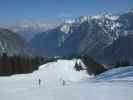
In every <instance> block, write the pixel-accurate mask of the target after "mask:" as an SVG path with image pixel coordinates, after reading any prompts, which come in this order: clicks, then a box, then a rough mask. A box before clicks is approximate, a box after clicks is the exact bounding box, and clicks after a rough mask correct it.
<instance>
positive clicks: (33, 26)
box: [8, 20, 59, 41]
mask: <svg viewBox="0 0 133 100" xmlns="http://www.w3.org/2000/svg"><path fill="white" fill-rule="evenodd" d="M57 25H59V23H56V22H53V23H52V22H46V21H30V20H25V21H21V22H17V23H16V24H15V25H12V26H9V27H8V29H10V30H12V31H14V32H16V33H18V34H19V35H21V36H23V37H24V38H25V39H26V40H27V41H30V39H32V38H33V37H34V36H35V35H36V34H39V33H41V32H44V31H47V30H49V29H52V28H54V27H56V26H57Z"/></svg>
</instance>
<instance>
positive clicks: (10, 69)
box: [0, 53, 45, 75]
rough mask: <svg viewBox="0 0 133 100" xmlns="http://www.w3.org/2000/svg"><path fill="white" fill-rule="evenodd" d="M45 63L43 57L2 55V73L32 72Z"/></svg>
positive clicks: (0, 68) (0, 57)
mask: <svg viewBox="0 0 133 100" xmlns="http://www.w3.org/2000/svg"><path fill="white" fill-rule="evenodd" d="M44 63H45V60H44V58H43V57H22V56H20V55H18V56H8V55H7V54H6V53H3V54H2V55H1V56H0V75H12V74H22V73H31V72H33V71H34V70H37V69H38V67H39V65H42V64H44Z"/></svg>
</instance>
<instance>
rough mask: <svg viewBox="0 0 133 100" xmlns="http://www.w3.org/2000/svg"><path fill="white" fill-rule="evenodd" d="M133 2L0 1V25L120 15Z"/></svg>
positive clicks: (101, 0) (96, 0) (125, 0)
mask: <svg viewBox="0 0 133 100" xmlns="http://www.w3.org/2000/svg"><path fill="white" fill-rule="evenodd" d="M131 8H133V0H0V24H9V23H15V22H16V21H21V20H49V21H54V20H65V19H71V18H75V17H78V16H82V15H94V14H96V13H98V12H103V11H105V12H113V13H122V12H126V11H127V10H129V9H131Z"/></svg>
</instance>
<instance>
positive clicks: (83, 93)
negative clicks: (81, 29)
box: [0, 60, 133, 100]
mask: <svg viewBox="0 0 133 100" xmlns="http://www.w3.org/2000/svg"><path fill="white" fill-rule="evenodd" d="M74 64H75V61H74V60H58V61H57V62H52V63H48V64H45V65H42V66H40V69H39V70H38V71H35V72H33V73H31V74H23V75H13V76H10V77H0V100H133V77H132V76H133V68H132V67H127V68H119V69H115V70H111V71H108V72H105V73H103V74H101V75H99V76H97V77H94V76H89V75H87V73H86V71H80V72H77V71H76V70H75V69H74ZM38 79H41V83H40V85H39V83H38ZM63 80H64V81H65V85H63V84H62V82H63Z"/></svg>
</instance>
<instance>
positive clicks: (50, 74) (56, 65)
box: [37, 60, 89, 82]
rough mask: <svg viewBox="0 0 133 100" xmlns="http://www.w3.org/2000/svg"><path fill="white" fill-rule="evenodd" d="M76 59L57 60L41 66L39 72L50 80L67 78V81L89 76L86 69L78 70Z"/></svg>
mask: <svg viewBox="0 0 133 100" xmlns="http://www.w3.org/2000/svg"><path fill="white" fill-rule="evenodd" d="M75 61H76V60H57V61H55V62H52V63H48V64H44V65H42V66H40V68H39V71H38V72H37V74H40V75H39V76H42V77H43V78H44V77H45V79H48V80H54V81H56V80H61V79H62V80H66V81H76V82H77V81H80V80H82V79H84V78H88V77H89V75H88V74H87V73H86V71H85V70H83V71H76V70H75V68H74V65H75Z"/></svg>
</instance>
